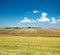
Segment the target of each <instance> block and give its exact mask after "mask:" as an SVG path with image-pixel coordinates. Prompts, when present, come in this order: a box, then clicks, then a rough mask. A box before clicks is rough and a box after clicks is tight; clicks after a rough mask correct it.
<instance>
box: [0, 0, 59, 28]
mask: <svg viewBox="0 0 60 55" xmlns="http://www.w3.org/2000/svg"><path fill="white" fill-rule="evenodd" d="M30 26H31V27H42V28H60V0H0V27H3V28H4V27H30Z"/></svg>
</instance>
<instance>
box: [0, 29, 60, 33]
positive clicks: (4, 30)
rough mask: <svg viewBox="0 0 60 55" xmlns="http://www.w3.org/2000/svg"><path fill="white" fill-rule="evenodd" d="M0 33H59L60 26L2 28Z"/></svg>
mask: <svg viewBox="0 0 60 55" xmlns="http://www.w3.org/2000/svg"><path fill="white" fill-rule="evenodd" d="M0 34H60V28H17V29H16V28H10V29H9V28H8V29H7V28H6V29H3V28H2V29H0Z"/></svg>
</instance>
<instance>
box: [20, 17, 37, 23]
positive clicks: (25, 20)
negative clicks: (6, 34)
mask: <svg viewBox="0 0 60 55" xmlns="http://www.w3.org/2000/svg"><path fill="white" fill-rule="evenodd" d="M20 22H21V23H27V22H29V23H32V22H36V21H35V20H30V19H28V18H27V17H24V20H21V21H20Z"/></svg>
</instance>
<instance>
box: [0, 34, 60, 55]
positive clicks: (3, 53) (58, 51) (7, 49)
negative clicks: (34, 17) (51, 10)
mask: <svg viewBox="0 0 60 55" xmlns="http://www.w3.org/2000/svg"><path fill="white" fill-rule="evenodd" d="M38 36H39V35H35V36H34V35H0V55H60V38H59V37H40V36H39V37H38Z"/></svg>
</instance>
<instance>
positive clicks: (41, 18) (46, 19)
mask: <svg viewBox="0 0 60 55" xmlns="http://www.w3.org/2000/svg"><path fill="white" fill-rule="evenodd" d="M46 16H47V13H44V12H43V13H42V16H41V17H40V18H39V19H37V21H38V22H49V21H50V19H49V18H47V17H46Z"/></svg>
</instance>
